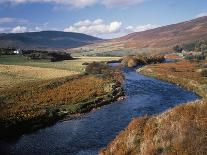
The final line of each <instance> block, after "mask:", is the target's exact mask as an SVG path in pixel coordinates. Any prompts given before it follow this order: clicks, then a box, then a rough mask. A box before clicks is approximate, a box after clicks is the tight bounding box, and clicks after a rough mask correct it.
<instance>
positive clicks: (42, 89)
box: [0, 58, 123, 136]
mask: <svg viewBox="0 0 207 155" xmlns="http://www.w3.org/2000/svg"><path fill="white" fill-rule="evenodd" d="M87 59H89V58H87ZM87 59H84V61H82V62H85V60H87ZM90 60H91V61H92V60H94V59H90ZM96 60H97V59H96ZM99 60H100V59H99ZM101 60H105V59H104V58H102V59H101ZM94 64H98V63H94ZM89 66H91V65H90V64H89ZM93 68H94V70H97V71H98V70H100V69H101V70H100V71H98V73H99V74H98V75H97V74H96V73H93V74H92V73H90V72H91V70H87V71H88V72H87V73H85V74H79V75H74V74H75V73H74V72H72V74H71V71H68V70H60V69H51V68H38V67H29V66H17V65H0V71H1V72H2V75H1V76H0V77H3V75H4V76H5V79H4V80H5V81H2V83H4V84H5V83H8V82H12V79H13V82H14V83H15V84H14V85H13V87H11V88H9V87H7V89H0V107H1V109H0V132H1V135H0V136H3V135H6V136H7V135H10V134H12V133H13V134H17V133H22V132H24V130H26V131H27V130H33V129H36V128H37V129H38V128H41V127H43V126H45V125H47V124H48V123H53V122H55V121H57V120H59V119H62V118H65V117H71V116H72V115H74V114H80V113H85V112H88V111H90V110H92V109H93V108H97V107H100V106H103V105H105V104H109V103H110V102H112V101H114V100H116V99H117V98H118V97H120V96H122V95H123V90H122V88H121V87H122V86H121V81H118V80H119V79H120V80H121V79H122V74H120V72H119V71H118V70H113V69H111V68H109V67H107V66H106V65H104V63H103V64H100V65H97V67H96V66H94V67H93ZM96 68H97V69H96ZM89 71H90V72H89ZM6 77H10V78H11V79H6ZM21 77H22V79H21ZM37 79H39V80H37ZM30 80H31V81H30ZM25 81H27V82H26V83H23V82H25ZM18 82H19V84H18ZM28 82H29V83H28ZM4 88H6V86H4ZM2 133H3V134H2ZM13 134H12V135H13Z"/></svg>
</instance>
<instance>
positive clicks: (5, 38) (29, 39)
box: [0, 31, 101, 49]
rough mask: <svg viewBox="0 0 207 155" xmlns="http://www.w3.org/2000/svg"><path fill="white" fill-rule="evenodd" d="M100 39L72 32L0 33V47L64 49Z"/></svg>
mask: <svg viewBox="0 0 207 155" xmlns="http://www.w3.org/2000/svg"><path fill="white" fill-rule="evenodd" d="M100 40H101V39H99V38H96V37H93V36H89V35H85V34H81V33H72V32H60V31H42V32H27V33H8V34H5V33H4V34H0V47H4V48H7V47H15V48H21V49H64V48H75V47H80V46H83V45H88V44H91V43H94V42H96V41H100Z"/></svg>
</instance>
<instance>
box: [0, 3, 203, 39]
mask: <svg viewBox="0 0 207 155" xmlns="http://www.w3.org/2000/svg"><path fill="white" fill-rule="evenodd" d="M206 15H207V0H0V33H21V32H33V31H43V30H58V31H66V32H80V33H86V34H89V35H93V36H98V37H101V38H114V37H119V36H123V35H126V34H128V33H132V32H139V31H144V30H148V29H152V28H156V27H159V26H163V25H168V24H172V23H177V22H181V21H185V20H190V19H193V18H196V17H200V16H206Z"/></svg>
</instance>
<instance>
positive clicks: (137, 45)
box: [82, 16, 207, 54]
mask: <svg viewBox="0 0 207 155" xmlns="http://www.w3.org/2000/svg"><path fill="white" fill-rule="evenodd" d="M196 40H207V16H206V17H200V18H197V19H193V20H190V21H186V22H182V23H178V24H173V25H167V26H163V27H159V28H156V29H151V30H147V31H144V32H135V33H132V34H129V35H126V36H124V37H120V38H116V39H112V40H107V41H102V42H99V43H96V44H93V45H89V46H86V47H84V48H82V49H84V50H88V51H91V50H92V49H95V51H96V52H97V51H98V52H107V51H114V54H115V52H116V53H117V51H120V50H123V51H125V53H124V54H127V53H126V52H127V51H128V52H129V51H133V52H145V53H146V52H153V53H162V52H170V51H172V47H173V46H175V45H177V44H186V43H192V42H194V41H196ZM119 53H120V52H119ZM105 54H106V53H105ZM108 54H109V53H108Z"/></svg>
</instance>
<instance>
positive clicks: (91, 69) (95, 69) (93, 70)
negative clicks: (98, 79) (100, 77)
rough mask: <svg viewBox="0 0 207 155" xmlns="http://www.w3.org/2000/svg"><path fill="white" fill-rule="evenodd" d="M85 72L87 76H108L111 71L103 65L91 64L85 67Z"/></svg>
mask: <svg viewBox="0 0 207 155" xmlns="http://www.w3.org/2000/svg"><path fill="white" fill-rule="evenodd" d="M85 72H86V73H87V74H95V75H96V74H110V72H111V69H110V68H109V67H108V66H107V65H105V64H103V63H98V62H93V63H91V64H89V65H88V66H87V67H86V69H85Z"/></svg>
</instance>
